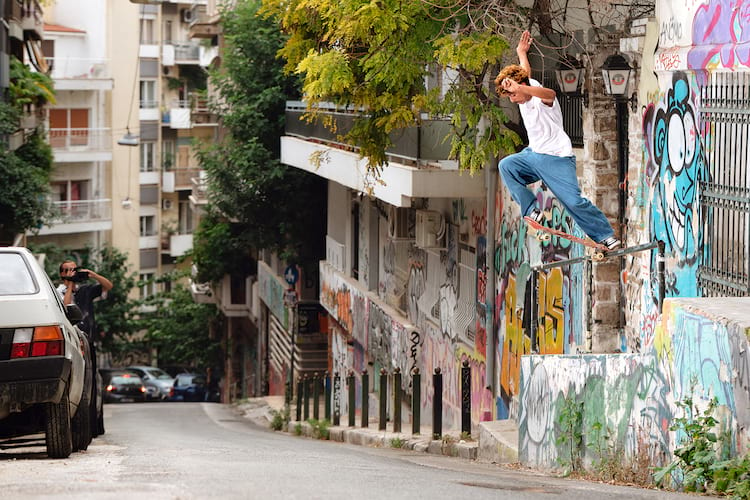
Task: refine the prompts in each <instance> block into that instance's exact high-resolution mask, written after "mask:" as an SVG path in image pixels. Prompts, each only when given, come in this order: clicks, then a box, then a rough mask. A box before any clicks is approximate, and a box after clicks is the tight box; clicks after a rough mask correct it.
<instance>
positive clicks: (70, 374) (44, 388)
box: [0, 247, 93, 458]
mask: <svg viewBox="0 0 750 500" xmlns="http://www.w3.org/2000/svg"><path fill="white" fill-rule="evenodd" d="M80 319H81V311H80V309H78V307H77V306H75V305H72V306H67V307H66V306H65V305H63V303H62V298H61V297H60V294H59V293H58V292H57V290H56V289H55V287H54V285H53V284H52V282H51V281H50V279H49V277H48V276H47V274H46V273H45V271H44V269H42V267H41V266H40V265H39V263H38V262H37V261H36V259H35V258H34V256H33V255H32V254H31V252H29V250H28V249H26V248H20V247H0V436H2V437H12V436H18V435H24V434H33V433H38V432H40V431H42V432H45V434H46V445H47V454H48V455H49V456H50V457H52V458H66V457H68V456H69V455H70V454H71V452H72V451H74V450H79V449H86V447H87V446H88V444H89V443H90V442H91V425H92V422H91V421H90V420H91V419H90V411H89V410H90V404H91V401H90V394H91V392H92V391H91V387H92V386H91V384H92V380H93V374H92V373H91V363H90V362H89V361H88V352H89V346H88V341H87V339H86V336H85V335H84V334H83V332H81V330H79V329H78V328H77V327H74V326H73V323H77V322H78V321H79V320H80ZM71 322H72V323H71Z"/></svg>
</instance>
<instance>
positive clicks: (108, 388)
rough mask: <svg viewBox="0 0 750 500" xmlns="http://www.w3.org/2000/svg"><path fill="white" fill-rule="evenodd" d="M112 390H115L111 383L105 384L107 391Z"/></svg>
mask: <svg viewBox="0 0 750 500" xmlns="http://www.w3.org/2000/svg"><path fill="white" fill-rule="evenodd" d="M114 390H115V386H113V385H112V384H109V385H108V386H107V392H112V391H114Z"/></svg>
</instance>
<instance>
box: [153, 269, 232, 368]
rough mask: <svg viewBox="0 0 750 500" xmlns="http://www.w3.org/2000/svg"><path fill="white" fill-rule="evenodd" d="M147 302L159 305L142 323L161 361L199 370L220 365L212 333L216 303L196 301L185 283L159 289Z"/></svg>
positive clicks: (174, 277) (216, 312)
mask: <svg viewBox="0 0 750 500" xmlns="http://www.w3.org/2000/svg"><path fill="white" fill-rule="evenodd" d="M176 278H177V276H170V277H168V279H176ZM144 303H145V304H148V305H151V306H156V310H155V311H154V312H152V313H148V314H144V315H143V316H142V319H141V321H140V324H141V327H142V328H143V329H144V330H145V335H144V338H143V340H144V343H145V344H146V345H148V346H149V347H150V348H155V349H157V351H158V358H159V364H160V365H163V366H166V365H186V366H191V367H193V368H196V369H199V370H205V369H206V368H212V367H217V366H221V357H220V352H221V349H220V344H219V342H216V341H214V340H212V339H211V337H210V329H211V328H213V327H215V326H216V324H217V322H218V318H219V316H218V311H217V309H216V306H214V305H213V304H198V303H196V302H194V301H193V298H192V295H191V294H190V291H189V290H188V289H186V288H185V287H184V286H182V285H176V286H175V287H174V288H173V289H172V290H170V291H168V292H160V293H157V294H156V295H154V296H152V297H149V298H148V299H147V300H146V301H145V302H144Z"/></svg>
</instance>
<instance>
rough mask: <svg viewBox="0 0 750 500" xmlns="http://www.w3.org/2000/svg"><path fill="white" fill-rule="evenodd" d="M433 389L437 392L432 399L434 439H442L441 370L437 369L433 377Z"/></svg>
mask: <svg viewBox="0 0 750 500" xmlns="http://www.w3.org/2000/svg"><path fill="white" fill-rule="evenodd" d="M432 387H433V389H434V390H435V394H434V396H433V398H432V400H433V403H432V438H433V439H440V438H442V437H443V374H442V373H440V368H435V373H434V374H433V375H432Z"/></svg>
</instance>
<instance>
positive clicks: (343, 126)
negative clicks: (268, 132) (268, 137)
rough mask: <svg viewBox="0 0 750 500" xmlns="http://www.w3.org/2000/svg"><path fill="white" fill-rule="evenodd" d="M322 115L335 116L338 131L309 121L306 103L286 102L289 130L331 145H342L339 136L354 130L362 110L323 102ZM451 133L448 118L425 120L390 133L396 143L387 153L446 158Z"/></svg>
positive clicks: (407, 157) (401, 156)
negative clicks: (306, 114)
mask: <svg viewBox="0 0 750 500" xmlns="http://www.w3.org/2000/svg"><path fill="white" fill-rule="evenodd" d="M318 110H319V112H320V114H321V115H326V117H330V118H332V120H333V122H334V123H335V128H334V130H335V132H331V130H330V129H329V128H327V127H325V126H324V125H323V124H322V123H321V120H315V121H312V122H308V121H307V120H305V119H303V118H302V116H303V115H304V114H305V113H306V112H307V108H306V105H305V103H303V102H300V101H287V104H286V134H287V135H291V136H296V137H300V138H303V139H315V140H316V141H321V142H324V143H327V144H331V145H340V146H344V145H343V144H340V142H339V139H338V138H339V136H341V135H345V134H346V133H348V132H349V130H351V128H352V125H353V123H354V119H355V118H356V117H357V116H358V115H359V114H360V113H359V112H358V111H356V110H352V109H349V108H344V107H342V106H336V105H334V104H329V103H322V104H320V105H319V106H318ZM450 134H451V127H450V122H449V121H448V120H423V121H422V125H421V126H418V127H410V128H407V129H404V130H399V131H396V132H393V133H391V141H392V142H393V146H391V148H389V149H388V150H387V151H386V153H387V154H388V155H390V156H391V157H394V158H396V159H401V160H406V162H407V163H415V162H416V161H417V160H422V161H439V160H447V159H448V154H449V153H450V141H448V140H446V137H448V136H449V135H450Z"/></svg>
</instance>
